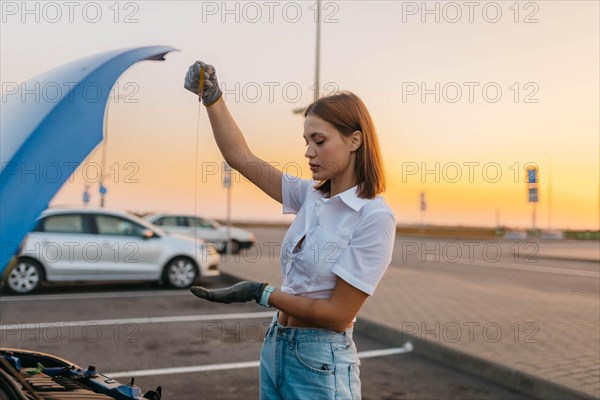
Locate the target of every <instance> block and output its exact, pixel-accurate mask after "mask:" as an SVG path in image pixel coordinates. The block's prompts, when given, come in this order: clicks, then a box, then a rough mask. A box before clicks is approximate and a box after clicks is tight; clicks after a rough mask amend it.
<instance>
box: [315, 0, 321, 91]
mask: <svg viewBox="0 0 600 400" xmlns="http://www.w3.org/2000/svg"><path fill="white" fill-rule="evenodd" d="M320 66H321V0H317V45H316V54H315V98H314V101H317V100H319V89H320V86H321V83H320V71H319V70H320Z"/></svg>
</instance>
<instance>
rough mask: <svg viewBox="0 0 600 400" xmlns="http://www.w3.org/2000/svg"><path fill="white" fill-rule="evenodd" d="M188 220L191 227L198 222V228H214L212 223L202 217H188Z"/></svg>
mask: <svg viewBox="0 0 600 400" xmlns="http://www.w3.org/2000/svg"><path fill="white" fill-rule="evenodd" d="M187 222H188V226H191V227H194V226H195V225H196V224H197V225H198V228H212V225H211V224H209V223H208V222H207V221H205V220H204V219H202V218H188V219H187Z"/></svg>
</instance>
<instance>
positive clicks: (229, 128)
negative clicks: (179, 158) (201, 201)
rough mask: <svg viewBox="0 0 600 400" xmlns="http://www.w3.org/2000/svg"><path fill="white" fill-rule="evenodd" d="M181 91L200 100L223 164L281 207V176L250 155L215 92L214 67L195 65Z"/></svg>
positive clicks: (241, 136) (221, 99) (225, 106)
mask: <svg viewBox="0 0 600 400" xmlns="http://www.w3.org/2000/svg"><path fill="white" fill-rule="evenodd" d="M184 87H185V88H186V89H188V90H189V91H191V92H193V93H195V94H197V95H201V96H202V102H203V103H204V105H205V106H206V110H207V112H208V118H209V119H210V124H211V127H212V130H213V134H214V136H215V140H216V142H217V146H218V147H219V150H220V151H221V154H223V157H224V158H225V161H226V162H227V164H229V165H230V166H231V167H232V168H234V169H235V170H237V171H239V172H240V174H242V175H243V176H244V177H246V179H248V180H249V181H250V182H252V183H254V184H255V185H256V186H258V187H259V188H260V189H261V190H262V191H263V192H265V193H266V194H268V195H269V196H270V197H271V198H273V199H274V200H276V201H278V202H279V203H281V202H282V195H281V180H282V177H283V174H282V173H281V171H279V170H278V169H277V168H275V167H273V166H272V165H271V164H269V163H267V162H266V161H263V160H262V159H260V158H259V157H257V156H255V155H254V154H253V153H252V151H250V148H249V147H248V144H247V143H246V140H245V139H244V135H243V134H242V131H241V130H240V128H239V127H238V126H237V124H236V123H235V121H234V119H233V117H232V116H231V113H230V112H229V109H228V108H227V105H226V104H225V102H224V101H223V93H222V92H221V89H219V84H218V81H217V75H216V71H215V69H214V67H213V66H211V65H207V64H205V63H203V62H201V61H196V63H194V64H193V65H192V66H190V68H189V70H188V73H187V75H186V78H185V85H184ZM200 87H202V92H200V90H199V88H200Z"/></svg>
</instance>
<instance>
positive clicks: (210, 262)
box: [6, 208, 221, 293]
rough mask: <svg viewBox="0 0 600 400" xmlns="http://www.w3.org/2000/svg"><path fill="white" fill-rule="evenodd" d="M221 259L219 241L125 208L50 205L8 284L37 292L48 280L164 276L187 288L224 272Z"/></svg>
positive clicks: (24, 246) (23, 247)
mask: <svg viewBox="0 0 600 400" xmlns="http://www.w3.org/2000/svg"><path fill="white" fill-rule="evenodd" d="M220 261H221V256H220V255H219V254H218V252H217V251H216V249H214V246H212V245H209V244H207V243H205V242H204V241H202V240H196V241H195V240H194V239H192V238H189V237H185V236H178V235H174V234H170V233H167V232H165V231H163V230H161V229H159V228H157V227H155V226H153V225H152V224H149V223H148V222H146V221H144V220H143V219H140V218H138V217H135V216H133V215H131V214H128V213H126V212H121V211H115V210H108V209H105V208H97V209H94V208H50V209H47V210H45V211H44V212H43V213H42V214H41V216H40V217H39V218H38V222H37V225H36V226H35V228H34V229H33V230H32V231H31V232H30V233H29V234H28V235H27V237H26V238H25V240H24V241H23V243H22V244H21V250H20V252H19V257H18V259H17V263H16V265H15V266H14V267H13V268H11V269H10V271H9V274H8V277H7V281H6V286H7V287H8V289H10V290H11V291H12V292H15V293H30V292H33V291H34V290H36V289H37V288H38V287H39V285H40V284H41V283H42V282H44V281H48V282H57V281H159V282H162V283H165V284H167V285H168V286H171V287H175V288H187V287H190V286H192V285H193V284H194V283H195V282H196V281H197V280H198V279H200V278H205V277H209V276H216V275H219V273H220V271H219V263H220Z"/></svg>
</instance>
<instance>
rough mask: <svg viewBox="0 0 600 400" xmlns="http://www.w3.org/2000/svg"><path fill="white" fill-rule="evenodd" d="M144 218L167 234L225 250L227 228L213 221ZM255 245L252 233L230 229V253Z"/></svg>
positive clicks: (169, 216)
mask: <svg viewBox="0 0 600 400" xmlns="http://www.w3.org/2000/svg"><path fill="white" fill-rule="evenodd" d="M144 218H145V219H146V221H148V222H150V223H152V224H154V225H157V226H159V227H161V228H162V229H164V230H165V231H167V232H172V233H177V234H180V235H186V236H189V237H192V238H194V237H196V238H200V239H202V240H205V241H206V242H210V243H212V244H214V245H215V246H216V247H217V249H218V250H219V251H220V252H224V251H225V250H226V247H227V227H226V226H223V225H221V224H219V223H218V222H217V221H215V220H213V219H210V218H206V217H198V216H194V215H179V214H150V215H146V216H145V217H144ZM255 243H256V237H255V236H254V234H253V233H252V232H249V231H246V230H244V229H240V228H234V227H232V228H231V252H232V253H238V252H239V251H240V250H241V249H247V248H249V247H252V246H253V245H254V244H255Z"/></svg>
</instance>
